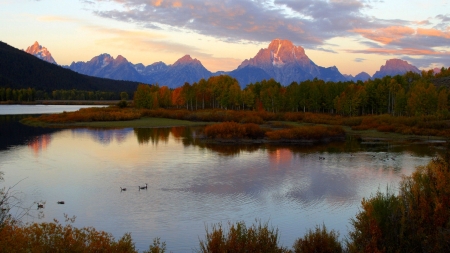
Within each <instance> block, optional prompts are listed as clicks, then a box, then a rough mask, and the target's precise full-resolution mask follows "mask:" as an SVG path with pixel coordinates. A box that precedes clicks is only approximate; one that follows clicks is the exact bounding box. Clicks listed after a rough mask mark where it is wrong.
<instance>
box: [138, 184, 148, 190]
mask: <svg viewBox="0 0 450 253" xmlns="http://www.w3.org/2000/svg"><path fill="white" fill-rule="evenodd" d="M141 189H146V190H147V183H146V184H145V186H139V190H141Z"/></svg>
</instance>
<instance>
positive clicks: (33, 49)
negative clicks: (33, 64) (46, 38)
mask: <svg viewBox="0 0 450 253" xmlns="http://www.w3.org/2000/svg"><path fill="white" fill-rule="evenodd" d="M25 52H27V53H29V54H32V55H34V56H36V57H37V58H39V59H41V60H44V61H46V62H50V63H53V64H57V63H56V61H55V59H53V57H52V54H51V53H50V52H49V51H48V50H47V48H46V47H43V46H41V45H39V43H38V42H37V41H36V42H34V44H33V45H31V46H29V47H28V48H27V50H25Z"/></svg>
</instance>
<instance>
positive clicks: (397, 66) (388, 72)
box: [373, 59, 420, 78]
mask: <svg viewBox="0 0 450 253" xmlns="http://www.w3.org/2000/svg"><path fill="white" fill-rule="evenodd" d="M409 71H412V72H416V73H420V70H419V69H418V68H417V67H415V66H413V65H411V64H409V63H408V62H407V61H403V60H400V59H390V60H387V61H386V65H383V66H381V67H380V70H379V71H377V72H375V74H374V75H373V78H383V77H385V76H395V75H403V74H405V73H406V72H409Z"/></svg>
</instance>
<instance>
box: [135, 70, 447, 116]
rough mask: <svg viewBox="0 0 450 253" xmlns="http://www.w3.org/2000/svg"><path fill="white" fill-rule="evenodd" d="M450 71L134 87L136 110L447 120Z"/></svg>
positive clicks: (225, 79) (222, 78)
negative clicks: (334, 79) (352, 78)
mask: <svg viewBox="0 0 450 253" xmlns="http://www.w3.org/2000/svg"><path fill="white" fill-rule="evenodd" d="M449 76H450V68H442V69H441V71H440V72H439V73H434V71H433V70H429V71H422V73H421V74H418V73H414V72H408V73H406V74H404V75H397V76H393V77H391V76H385V77H383V78H382V79H378V78H376V79H374V80H371V79H369V80H368V81H366V82H361V81H358V82H356V83H355V82H353V81H348V82H325V81H323V80H319V79H314V80H307V81H303V82H300V83H297V82H292V83H291V84H290V85H288V86H286V87H284V86H282V85H281V84H280V83H279V82H276V81H275V80H273V79H270V80H263V81H261V82H256V83H251V84H249V85H247V86H246V87H245V88H244V89H241V86H240V84H239V83H238V82H237V80H236V79H234V78H232V77H230V76H227V75H221V76H213V77H211V78H209V79H208V80H205V79H202V80H200V81H199V82H196V83H193V84H189V83H185V84H184V85H183V86H181V87H178V88H176V89H173V90H171V89H169V88H168V87H166V86H159V85H158V84H155V85H143V84H141V85H139V86H138V88H137V90H136V92H135V93H134V98H133V99H134V104H135V106H136V107H137V108H146V109H156V108H185V109H188V110H199V109H225V110H256V111H263V110H264V111H267V112H274V113H278V112H313V113H330V114H338V115H342V116H360V115H367V114H372V115H373V114H377V115H380V114H391V115H393V116H423V115H438V116H441V117H443V118H447V117H448V116H449V111H448V105H449V90H448V84H449V83H450V80H448V77H449Z"/></svg>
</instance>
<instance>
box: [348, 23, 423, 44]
mask: <svg viewBox="0 0 450 253" xmlns="http://www.w3.org/2000/svg"><path fill="white" fill-rule="evenodd" d="M353 32H355V33H358V34H360V35H361V36H363V37H365V38H367V39H369V40H372V41H376V42H380V43H383V44H391V43H393V42H395V41H399V40H400V39H402V38H404V37H406V36H410V35H413V34H414V32H415V31H414V29H412V28H410V27H406V26H391V27H384V28H378V29H353Z"/></svg>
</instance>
